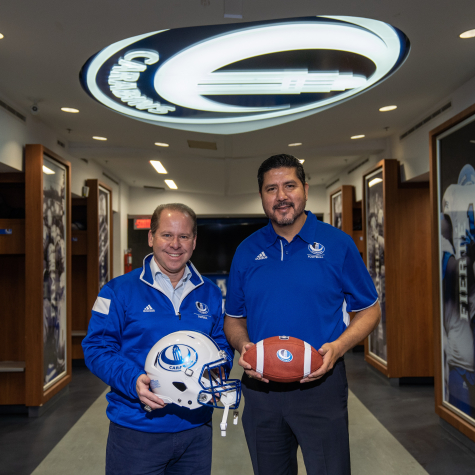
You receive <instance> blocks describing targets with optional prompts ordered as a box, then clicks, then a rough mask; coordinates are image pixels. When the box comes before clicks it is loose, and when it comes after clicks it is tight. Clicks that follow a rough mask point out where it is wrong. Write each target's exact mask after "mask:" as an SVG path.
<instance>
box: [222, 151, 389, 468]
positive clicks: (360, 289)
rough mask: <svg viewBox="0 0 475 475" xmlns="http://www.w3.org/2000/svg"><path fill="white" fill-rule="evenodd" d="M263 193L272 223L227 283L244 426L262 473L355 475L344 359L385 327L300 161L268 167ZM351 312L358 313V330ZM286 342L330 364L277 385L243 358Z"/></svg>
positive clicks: (288, 159) (368, 284) (274, 160)
mask: <svg viewBox="0 0 475 475" xmlns="http://www.w3.org/2000/svg"><path fill="white" fill-rule="evenodd" d="M258 184H259V193H260V196H261V199H262V206H263V208H264V212H265V213H266V215H267V216H268V217H269V219H270V222H269V224H268V225H267V226H266V227H264V228H262V229H260V230H259V231H257V232H256V233H254V234H252V235H251V236H250V237H249V238H247V239H246V240H244V241H243V242H242V243H241V244H240V246H239V247H238V249H237V251H236V254H235V255H234V259H233V263H232V266H231V273H230V276H229V280H228V289H227V301H226V317H225V323H224V331H225V334H226V337H227V339H228V341H229V342H230V343H231V345H232V346H233V347H234V348H235V349H236V350H238V351H239V352H240V353H241V358H240V360H239V364H240V365H241V366H242V367H243V368H244V369H245V374H244V376H243V380H242V382H243V392H244V397H245V402H246V405H245V409H244V414H243V426H244V431H245V435H246V440H247V444H248V448H249V452H250V455H251V460H252V464H253V468H254V473H256V474H259V475H267V474H269V475H276V474H279V475H280V474H282V475H284V474H285V475H287V474H288V475H296V474H297V472H298V468H297V457H296V454H297V448H298V446H299V445H300V446H301V448H302V453H303V457H304V461H305V466H306V469H307V473H312V474H331V475H343V474H345V475H346V474H349V473H350V456H349V441H348V412H347V401H348V385H347V381H346V372H345V365H344V362H343V355H344V354H345V352H346V351H348V350H349V349H350V348H352V347H353V346H354V345H356V344H357V343H358V342H359V341H361V340H362V339H363V338H365V337H366V336H367V335H368V334H369V333H370V332H371V331H372V330H373V329H374V328H375V326H376V325H377V323H378V322H379V319H380V314H381V311H380V308H379V303H378V296H377V293H376V289H375V288H374V285H373V282H372V280H371V277H370V276H369V274H368V271H367V270H366V267H365V265H364V263H363V261H362V259H361V257H360V255H359V253H358V250H357V248H356V246H355V244H354V243H353V240H352V239H351V238H350V236H348V235H347V234H345V233H344V232H342V231H340V230H338V229H336V228H334V227H332V226H330V225H328V224H324V223H322V222H319V221H318V220H317V218H316V217H315V216H314V215H313V214H312V213H311V212H309V211H305V204H306V201H307V196H308V184H307V183H306V182H305V172H304V169H303V167H302V165H301V163H300V162H299V161H298V160H297V159H296V158H295V157H293V156H291V155H276V156H273V157H270V158H268V159H267V160H265V161H264V162H263V163H262V165H261V166H260V168H259V171H258ZM348 312H356V314H355V316H354V318H353V320H352V321H351V323H350V319H349V316H348ZM278 335H288V336H293V337H297V338H300V339H302V340H304V341H306V342H307V343H309V344H310V345H312V346H313V347H314V348H316V349H318V351H319V353H320V354H321V355H322V356H323V365H322V367H321V368H320V369H319V370H318V371H316V372H315V373H312V374H310V375H309V376H308V377H307V378H305V379H303V380H302V381H300V382H297V383H276V382H269V381H267V380H266V379H264V378H263V377H262V375H261V374H259V373H256V372H254V371H252V370H251V369H250V368H251V367H250V365H249V364H247V363H246V362H245V361H244V360H243V354H244V353H245V352H246V350H248V349H249V348H250V347H251V346H252V345H253V344H255V343H257V342H258V341H260V340H262V339H264V338H268V337H272V336H278Z"/></svg>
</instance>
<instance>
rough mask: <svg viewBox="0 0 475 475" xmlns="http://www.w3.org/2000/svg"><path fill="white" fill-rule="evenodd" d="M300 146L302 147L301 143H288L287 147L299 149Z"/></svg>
mask: <svg viewBox="0 0 475 475" xmlns="http://www.w3.org/2000/svg"><path fill="white" fill-rule="evenodd" d="M300 145H302V142H295V143H289V147H300Z"/></svg>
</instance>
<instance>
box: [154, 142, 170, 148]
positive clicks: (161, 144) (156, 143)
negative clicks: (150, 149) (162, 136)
mask: <svg viewBox="0 0 475 475" xmlns="http://www.w3.org/2000/svg"><path fill="white" fill-rule="evenodd" d="M155 145H156V146H157V147H169V146H170V145H169V144H167V143H162V142H155Z"/></svg>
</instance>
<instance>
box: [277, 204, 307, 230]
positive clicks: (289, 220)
mask: <svg viewBox="0 0 475 475" xmlns="http://www.w3.org/2000/svg"><path fill="white" fill-rule="evenodd" d="M280 206H290V207H292V208H293V209H294V213H293V214H292V215H291V216H283V217H282V218H280V219H277V217H276V215H275V211H276V209H277V208H279V207H280ZM304 210H305V201H304V202H302V204H301V205H300V207H299V208H297V209H295V205H294V203H292V202H291V201H281V202H280V203H278V204H276V205H275V206H273V207H272V211H273V213H272V215H271V216H269V218H270V219H271V221H274V222H275V223H277V224H278V225H279V226H291V225H292V224H294V223H295V221H296V220H297V219H298V218H299V217H300V216H302V213H303V212H304Z"/></svg>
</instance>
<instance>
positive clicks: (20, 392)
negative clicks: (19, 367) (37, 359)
mask: <svg viewBox="0 0 475 475" xmlns="http://www.w3.org/2000/svg"><path fill="white" fill-rule="evenodd" d="M25 377H26V374H25V373H24V372H23V373H0V405H16V404H25V403H26V399H25Z"/></svg>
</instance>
